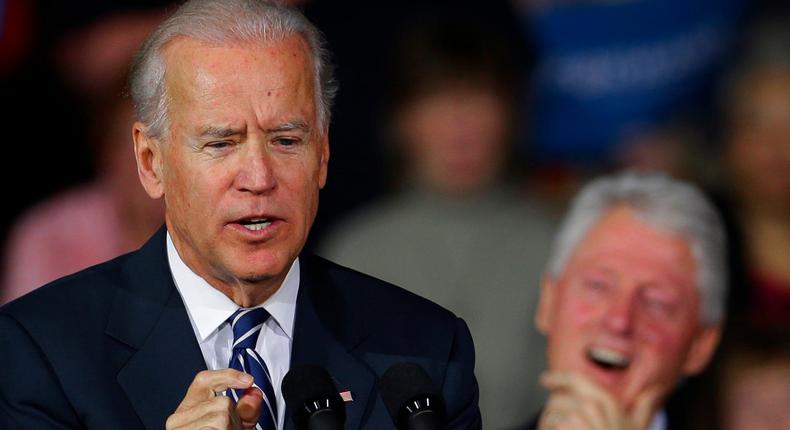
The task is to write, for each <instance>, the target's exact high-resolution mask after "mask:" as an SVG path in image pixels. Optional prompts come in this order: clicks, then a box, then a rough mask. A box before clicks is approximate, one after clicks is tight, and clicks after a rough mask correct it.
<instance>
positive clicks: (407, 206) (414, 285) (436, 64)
mask: <svg viewBox="0 0 790 430" xmlns="http://www.w3.org/2000/svg"><path fill="white" fill-rule="evenodd" d="M496 28H497V26H496V24H491V23H488V22H485V21H482V20H481V19H479V17H475V18H472V17H469V16H466V15H460V16H453V15H452V14H445V15H442V16H441V17H439V18H437V17H435V16H428V17H423V18H422V19H417V20H416V21H415V23H414V24H413V25H412V26H410V28H409V31H407V32H406V33H405V34H404V36H403V39H402V40H401V43H400V44H399V45H398V48H397V50H396V54H395V67H394V71H395V72H394V74H395V77H394V78H393V79H392V81H391V82H390V84H391V90H390V94H391V95H390V109H389V115H388V118H387V119H386V125H387V127H386V128H385V130H384V133H385V134H386V135H387V137H389V140H390V143H391V149H392V153H394V155H393V156H392V157H391V162H393V163H396V162H395V161H392V160H394V159H396V158H397V159H398V162H399V163H398V164H394V165H393V167H392V168H393V171H394V172H395V176H396V177H397V181H398V185H399V187H400V188H399V190H398V192H397V193H396V194H394V195H393V196H391V197H390V198H389V199H387V200H385V201H382V202H379V203H378V204H374V205H371V206H369V207H367V208H366V209H364V210H362V211H360V212H358V213H357V214H356V215H355V216H352V217H350V218H349V219H348V220H346V223H345V224H341V225H340V226H339V227H338V228H337V229H336V230H334V231H332V232H331V233H330V234H329V236H328V237H327V240H326V241H325V242H324V243H323V246H322V247H321V248H320V252H319V253H321V254H323V255H324V256H326V257H328V258H330V259H333V260H335V261H337V262H339V263H341V264H345V265H348V266H350V267H352V268H355V269H358V270H362V271H365V272H367V273H370V274H372V275H374V276H377V277H380V278H382V279H385V280H387V281H390V282H394V283H397V284H399V285H403V286H404V287H405V288H407V289H409V290H411V291H413V292H415V293H417V294H420V295H423V296H425V297H428V298H430V299H432V300H434V301H436V302H437V303H439V304H442V305H443V306H445V307H447V308H449V309H451V310H452V311H454V312H455V313H457V314H458V315H459V316H462V317H463V318H464V319H465V320H466V321H467V322H468V323H469V327H470V330H471V332H472V334H473V336H474V339H475V347H476V351H477V361H476V366H475V373H476V375H477V377H478V381H479V384H480V405H481V410H482V414H483V420H484V427H485V428H488V429H507V428H516V427H517V426H519V425H523V423H525V422H526V421H527V420H528V419H529V417H530V416H531V415H532V414H534V413H535V412H536V411H537V408H538V407H539V406H540V404H541V403H542V401H543V394H542V391H541V390H540V387H539V386H538V384H537V382H536V381H537V375H538V374H539V372H540V370H541V369H542V368H543V358H542V354H541V353H540V352H541V351H542V350H543V347H544V343H543V340H542V338H541V336H540V335H539V334H538V333H537V331H536V330H534V329H533V328H531V327H532V325H531V324H530V318H531V317H530V315H531V314H530V313H529V312H531V311H532V310H534V309H535V305H536V303H537V291H536V290H535V289H530V288H524V285H526V284H536V283H537V282H538V281H539V276H540V271H541V268H542V266H543V264H544V263H545V260H546V257H547V249H548V244H549V243H550V240H551V236H550V235H551V232H552V231H553V228H554V216H553V214H552V213H551V212H550V211H548V210H547V209H545V208H544V207H542V206H541V204H539V203H537V202H535V201H530V200H529V199H527V198H526V197H525V196H523V195H520V194H519V193H518V192H516V190H514V189H513V188H512V187H511V186H510V184H509V183H508V181H507V175H506V170H507V163H508V161H511V159H512V157H511V155H512V141H513V138H514V126H515V124H516V123H517V118H518V117H517V112H516V110H515V106H516V98H517V88H516V87H515V86H514V79H513V78H514V73H515V71H514V70H513V68H512V67H513V65H512V64H511V63H510V60H511V58H510V54H509V51H508V45H507V41H506V40H503V38H501V36H500V34H499V33H498V32H497V31H496V30H495V29H496Z"/></svg>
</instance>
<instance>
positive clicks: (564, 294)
mask: <svg viewBox="0 0 790 430" xmlns="http://www.w3.org/2000/svg"><path fill="white" fill-rule="evenodd" d="M695 285H696V268H695V262H694V259H693V256H692V254H691V250H690V249H689V246H688V244H687V242H686V241H685V240H684V239H683V238H681V237H680V236H677V235H674V234H670V233H668V232H665V231H662V230H660V229H657V228H655V227H652V226H651V225H649V224H646V223H644V222H642V221H640V220H639V219H638V218H636V217H635V214H634V212H633V210H632V209H630V208H627V207H624V206H623V207H617V208H613V209H611V210H610V211H609V212H608V213H606V214H605V215H604V216H603V217H602V218H601V219H600V220H599V221H598V223H597V224H596V225H594V226H593V227H592V228H591V229H590V230H589V231H588V232H587V235H586V236H585V238H584V239H583V240H582V241H581V243H579V244H578V246H577V247H576V249H575V252H574V254H573V255H572V257H571V258H570V260H569V262H568V263H567V264H566V267H565V269H564V271H563V272H562V274H561V275H560V277H559V279H557V280H556V281H552V280H548V281H546V282H545V283H544V286H543V292H542V296H541V303H540V307H539V311H538V316H537V323H538V327H539V328H540V329H541V331H543V332H544V333H545V334H546V335H547V337H548V361H549V368H550V370H552V371H562V372H574V373H577V374H581V375H583V376H586V377H588V378H589V379H591V380H592V381H594V382H596V383H597V384H599V385H600V386H602V387H603V388H604V389H605V390H607V391H608V392H609V393H610V394H612V395H613V397H614V398H615V399H617V401H618V402H619V403H620V404H621V406H623V407H625V408H628V407H630V406H631V402H632V401H633V400H634V398H635V397H636V395H637V394H639V393H640V392H642V391H643V390H645V389H647V388H649V387H652V386H654V385H660V386H662V387H664V388H665V391H664V392H667V391H668V390H670V389H671V388H672V386H673V385H674V383H675V382H676V381H677V380H678V378H680V377H681V375H684V374H690V373H694V372H697V371H699V370H701V368H702V367H704V365H705V364H706V363H707V360H708V358H709V356H710V354H711V353H712V351H713V348H714V347H715V344H716V340H717V338H718V337H717V336H718V331H717V330H715V329H710V328H707V329H705V328H702V327H701V326H700V324H699V312H698V308H699V303H698V294H697V291H696V288H695Z"/></svg>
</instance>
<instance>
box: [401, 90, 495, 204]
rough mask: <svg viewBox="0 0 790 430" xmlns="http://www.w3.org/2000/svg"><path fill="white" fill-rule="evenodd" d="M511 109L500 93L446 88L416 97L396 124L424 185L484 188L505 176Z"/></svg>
mask: <svg viewBox="0 0 790 430" xmlns="http://www.w3.org/2000/svg"><path fill="white" fill-rule="evenodd" d="M509 122H510V111H509V109H508V106H507V104H506V102H504V101H502V100H501V98H500V97H498V95H497V93H496V91H494V90H493V89H488V88H485V87H480V88H477V87H471V86H462V85H456V86H447V87H444V88H441V89H438V90H436V91H434V92H431V93H428V94H425V95H421V96H418V97H416V98H415V99H414V100H412V101H411V102H409V103H406V104H405V106H404V107H403V108H402V109H401V110H400V111H399V113H398V114H397V118H396V121H395V126H396V129H397V135H398V139H399V141H400V144H401V148H402V150H403V151H404V152H405V153H406V157H407V162H408V163H409V164H410V165H411V167H412V171H413V173H414V174H415V175H416V176H417V179H418V181H420V183H421V184H423V185H427V186H428V187H430V188H431V189H433V190H436V191H439V192H442V193H448V194H453V195H464V194H473V193H475V192H479V191H482V190H484V189H485V188H486V187H488V186H490V185H491V183H492V182H494V181H496V180H497V179H498V178H499V177H500V176H501V174H502V170H503V164H504V160H505V158H506V156H507V152H508V147H509V144H508V143H509V142H508V139H509V138H510V136H509V131H510V128H509V127H510V124H509Z"/></svg>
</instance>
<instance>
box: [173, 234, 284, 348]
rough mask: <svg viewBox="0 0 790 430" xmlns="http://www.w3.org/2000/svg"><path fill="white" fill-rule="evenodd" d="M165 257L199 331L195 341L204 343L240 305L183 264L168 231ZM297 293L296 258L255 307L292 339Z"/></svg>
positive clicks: (188, 311)
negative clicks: (277, 286)
mask: <svg viewBox="0 0 790 430" xmlns="http://www.w3.org/2000/svg"><path fill="white" fill-rule="evenodd" d="M167 259H168V263H169V265H170V273H172V275H173V281H174V282H175V284H176V288H177V289H178V292H179V293H180V294H181V298H182V299H183V300H184V306H186V308H187V313H189V316H190V318H192V321H193V324H194V326H195V327H196V329H197V331H198V333H197V334H198V337H199V339H198V341H199V342H203V341H205V340H206V338H208V337H209V336H210V335H211V334H212V333H214V332H215V331H216V330H218V329H219V328H221V326H222V323H224V322H225V321H226V320H227V319H228V318H229V317H230V316H231V315H233V312H236V310H237V309H238V308H239V305H237V304H236V303H234V302H233V300H231V299H230V298H229V297H228V296H226V295H225V294H223V293H222V292H220V291H219V290H217V289H216V288H214V287H212V286H211V285H210V284H209V283H208V282H206V280H205V279H203V278H201V277H200V276H198V275H197V274H196V273H195V272H193V271H192V269H190V268H189V266H187V265H186V263H184V260H182V259H181V256H180V255H179V254H178V251H177V250H176V247H175V245H174V244H173V240H172V239H171V237H170V232H168V233H167ZM298 292H299V259H298V258H297V259H296V260H294V262H293V264H291V268H290V269H289V270H288V274H287V275H286V276H285V281H283V283H282V285H281V286H280V288H278V289H277V291H275V293H274V294H273V295H272V296H271V297H269V298H268V299H267V300H266V301H265V302H263V303H262V304H259V305H258V306H256V307H262V308H264V309H266V311H267V312H269V314H270V315H271V317H272V318H273V319H274V321H275V322H276V323H277V325H279V326H280V328H281V329H282V330H283V332H285V334H286V335H287V336H288V338H289V339H291V340H293V326H294V314H295V312H296V296H297V294H298Z"/></svg>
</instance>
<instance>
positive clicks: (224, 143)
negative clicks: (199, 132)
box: [206, 140, 232, 149]
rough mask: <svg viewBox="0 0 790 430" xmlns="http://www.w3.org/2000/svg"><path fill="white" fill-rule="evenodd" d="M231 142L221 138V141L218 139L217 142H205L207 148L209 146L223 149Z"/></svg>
mask: <svg viewBox="0 0 790 430" xmlns="http://www.w3.org/2000/svg"><path fill="white" fill-rule="evenodd" d="M231 144H232V143H231V142H228V141H226V140H223V141H219V142H211V143H207V144H206V147H207V148H211V149H224V148H227V147H229V146H230V145H231Z"/></svg>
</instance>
